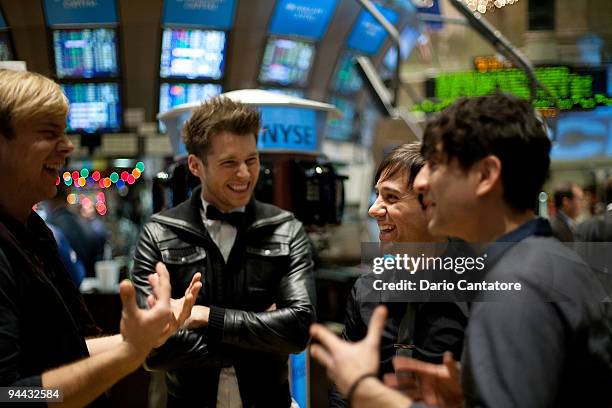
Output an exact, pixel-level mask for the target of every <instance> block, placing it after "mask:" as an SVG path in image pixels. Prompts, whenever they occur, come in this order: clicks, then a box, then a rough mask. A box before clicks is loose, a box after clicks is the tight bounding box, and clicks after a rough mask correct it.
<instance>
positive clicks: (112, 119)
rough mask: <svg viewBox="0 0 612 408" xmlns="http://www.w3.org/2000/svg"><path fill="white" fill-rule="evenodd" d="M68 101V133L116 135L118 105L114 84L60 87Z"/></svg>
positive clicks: (119, 127) (64, 85)
mask: <svg viewBox="0 0 612 408" xmlns="http://www.w3.org/2000/svg"><path fill="white" fill-rule="evenodd" d="M61 87H62V90H63V91H64V93H65V94H66V97H68V101H69V102H70V110H69V112H68V131H69V132H88V133H93V132H118V131H119V130H120V129H121V103H120V98H119V85H118V84H116V83H88V84H62V85H61Z"/></svg>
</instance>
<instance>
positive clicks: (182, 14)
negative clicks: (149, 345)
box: [162, 0, 236, 30]
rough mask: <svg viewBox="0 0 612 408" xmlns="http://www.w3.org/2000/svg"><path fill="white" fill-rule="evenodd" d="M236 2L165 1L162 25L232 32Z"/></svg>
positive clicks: (215, 0) (218, 0) (231, 0)
mask: <svg viewBox="0 0 612 408" xmlns="http://www.w3.org/2000/svg"><path fill="white" fill-rule="evenodd" d="M235 10H236V1H235V0H165V2H164V14H163V16H162V24H168V25H174V26H192V27H206V28H216V29H218V30H230V29H231V28H232V26H233V25H234V13H235Z"/></svg>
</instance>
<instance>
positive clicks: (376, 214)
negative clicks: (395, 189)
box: [368, 196, 387, 218]
mask: <svg viewBox="0 0 612 408" xmlns="http://www.w3.org/2000/svg"><path fill="white" fill-rule="evenodd" d="M386 213H387V208H386V207H385V205H384V203H383V200H382V199H381V198H380V196H378V197H376V201H374V204H372V206H371V207H370V209H369V210H368V215H369V216H370V217H372V218H382V217H384V216H385V214H386Z"/></svg>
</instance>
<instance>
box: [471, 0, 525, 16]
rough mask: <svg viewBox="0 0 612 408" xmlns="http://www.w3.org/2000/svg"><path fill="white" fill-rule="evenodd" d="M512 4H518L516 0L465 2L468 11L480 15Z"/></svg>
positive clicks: (474, 0) (472, 0) (476, 0)
mask: <svg viewBox="0 0 612 408" xmlns="http://www.w3.org/2000/svg"><path fill="white" fill-rule="evenodd" d="M514 3H518V0H465V4H466V5H467V6H468V8H469V9H470V10H472V11H477V12H479V13H480V14H484V13H486V12H487V11H494V10H495V9H496V8H498V9H499V8H502V7H504V6H507V5H509V4H514Z"/></svg>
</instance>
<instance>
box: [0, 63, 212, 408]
mask: <svg viewBox="0 0 612 408" xmlns="http://www.w3.org/2000/svg"><path fill="white" fill-rule="evenodd" d="M67 113H68V102H67V99H66V97H65V96H64V94H63V93H62V91H61V89H60V87H59V85H57V84H56V83H54V82H53V81H51V80H50V79H48V78H45V77H43V76H41V75H38V74H34V73H30V72H15V71H7V70H0V184H1V185H2V193H1V194H0V316H2V318H1V319H0V361H1V362H2V364H0V386H2V387H10V388H12V389H14V390H19V387H26V386H27V387H44V388H47V389H58V390H60V391H61V392H62V393H63V402H64V404H66V405H67V406H83V405H86V404H89V403H92V402H94V400H95V399H96V398H97V397H98V396H100V395H101V394H102V393H103V392H104V391H105V390H107V389H108V388H110V387H111V386H112V385H113V384H114V383H115V382H117V381H118V380H119V379H121V378H122V377H124V376H125V375H127V374H129V373H130V372H132V371H134V370H135V369H136V368H138V366H139V365H140V364H141V363H142V362H143V361H144V359H145V357H146V355H147V354H148V353H149V352H150V350H151V349H153V347H156V346H159V345H161V344H162V343H163V342H164V341H165V340H166V339H167V338H168V336H170V335H171V334H172V333H173V332H174V331H175V330H176V329H177V328H178V326H180V325H181V324H182V322H183V321H184V319H185V318H186V317H187V316H188V315H189V313H190V309H191V305H192V304H193V300H194V298H195V295H196V294H197V292H198V290H199V287H200V285H201V284H200V283H199V282H198V278H196V279H194V280H193V281H192V283H191V286H190V287H189V289H188V290H187V292H186V297H185V298H182V299H180V300H178V301H175V302H174V306H171V299H170V283H169V278H168V272H167V271H166V269H165V267H164V266H163V265H162V264H159V265H157V267H156V271H157V273H156V274H154V275H151V277H150V283H151V285H152V287H153V293H152V295H151V297H150V298H149V304H150V305H151V309H150V310H146V311H144V310H139V309H138V307H137V305H136V299H135V292H134V287H133V286H132V285H131V283H129V282H122V283H121V285H120V294H121V300H122V302H123V314H122V317H121V334H119V335H115V336H108V337H90V336H95V335H97V328H96V326H95V324H94V322H93V320H92V318H91V315H90V314H89V312H88V311H87V308H86V306H85V304H84V303H83V299H82V297H81V295H80V294H79V292H78V290H77V289H76V287H75V286H74V284H73V283H72V281H71V280H70V276H69V275H68V272H67V271H66V270H65V268H64V266H63V264H62V262H61V259H60V258H59V255H58V249H57V244H56V243H55V240H54V238H53V235H52V233H51V231H50V230H49V229H48V228H47V226H46V225H45V223H44V222H43V220H42V219H41V218H40V217H39V216H38V215H37V214H36V213H35V212H34V211H32V206H34V204H36V203H38V202H39V201H42V200H46V199H49V198H51V197H53V196H54V195H55V194H56V180H57V178H58V177H59V174H60V171H61V169H62V168H63V166H64V165H65V162H66V158H67V157H68V155H69V154H70V153H71V152H72V151H73V150H74V146H73V144H72V143H71V141H70V139H68V137H67V136H66V134H65V133H64V129H65V128H66V115H67ZM173 309H174V310H176V311H177V313H176V314H175V313H173ZM3 397H4V396H3ZM96 402H98V403H101V402H102V401H100V400H96Z"/></svg>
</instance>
